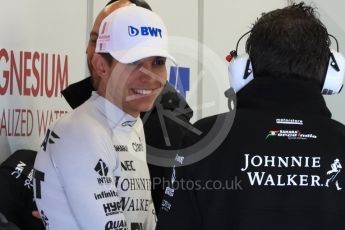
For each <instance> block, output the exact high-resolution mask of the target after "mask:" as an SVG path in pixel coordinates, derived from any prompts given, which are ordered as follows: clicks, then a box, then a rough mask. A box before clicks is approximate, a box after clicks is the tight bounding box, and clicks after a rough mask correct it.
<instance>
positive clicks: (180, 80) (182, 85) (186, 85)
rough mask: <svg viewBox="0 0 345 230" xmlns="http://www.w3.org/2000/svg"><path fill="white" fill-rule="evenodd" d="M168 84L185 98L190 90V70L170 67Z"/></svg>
mask: <svg viewBox="0 0 345 230" xmlns="http://www.w3.org/2000/svg"><path fill="white" fill-rule="evenodd" d="M169 83H170V84H171V85H172V86H173V87H174V88H175V89H176V90H177V91H178V92H179V93H180V94H181V95H182V96H183V97H184V98H186V94H187V91H189V90H190V68H187V67H176V66H171V67H170V77H169Z"/></svg>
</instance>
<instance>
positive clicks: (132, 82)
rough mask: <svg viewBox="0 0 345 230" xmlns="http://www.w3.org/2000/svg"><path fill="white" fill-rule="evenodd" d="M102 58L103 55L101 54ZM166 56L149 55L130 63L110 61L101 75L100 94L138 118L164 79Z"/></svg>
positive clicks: (147, 106)
mask: <svg viewBox="0 0 345 230" xmlns="http://www.w3.org/2000/svg"><path fill="white" fill-rule="evenodd" d="M101 58H102V57H101ZM165 63H166V58H163V57H149V58H144V59H142V60H139V61H137V62H135V63H132V64H122V63H120V62H117V61H116V60H114V61H113V63H112V65H111V66H109V73H110V74H109V77H107V78H102V80H101V84H103V85H104V86H105V87H103V88H102V87H100V88H99V94H100V95H102V94H103V95H102V96H104V97H105V98H107V99H108V100H109V101H111V102H112V103H113V104H115V105H117V106H118V107H120V108H121V109H122V110H123V111H124V112H126V113H128V114H130V115H132V116H134V117H137V116H139V115H140V112H146V111H148V110H150V109H151V108H152V106H153V104H154V102H155V100H156V99H157V97H158V95H159V94H160V93H161V91H162V89H163V87H164V85H165V84H166V80H167V70H166V65H165Z"/></svg>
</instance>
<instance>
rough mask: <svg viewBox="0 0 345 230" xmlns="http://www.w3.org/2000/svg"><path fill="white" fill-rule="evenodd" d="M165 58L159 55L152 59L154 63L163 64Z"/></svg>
mask: <svg viewBox="0 0 345 230" xmlns="http://www.w3.org/2000/svg"><path fill="white" fill-rule="evenodd" d="M165 62H166V58H163V57H159V58H156V59H155V60H154V64H155V65H165Z"/></svg>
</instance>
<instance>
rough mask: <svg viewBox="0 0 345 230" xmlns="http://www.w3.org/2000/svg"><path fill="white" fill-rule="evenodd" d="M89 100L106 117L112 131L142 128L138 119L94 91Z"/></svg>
mask: <svg viewBox="0 0 345 230" xmlns="http://www.w3.org/2000/svg"><path fill="white" fill-rule="evenodd" d="M90 100H95V103H96V105H97V108H98V109H99V111H100V112H101V113H102V114H103V115H104V116H105V117H106V119H107V120H108V122H109V125H110V127H111V128H112V129H115V128H117V129H118V128H121V129H124V130H128V131H131V130H132V129H140V127H141V126H142V125H141V119H140V117H133V116H131V115H130V114H128V113H126V112H124V111H123V110H121V109H120V108H119V107H118V106H116V105H114V104H113V103H111V102H110V101H108V100H107V99H106V98H104V97H102V96H100V95H99V94H98V93H97V92H96V91H93V92H92V96H91V98H90Z"/></svg>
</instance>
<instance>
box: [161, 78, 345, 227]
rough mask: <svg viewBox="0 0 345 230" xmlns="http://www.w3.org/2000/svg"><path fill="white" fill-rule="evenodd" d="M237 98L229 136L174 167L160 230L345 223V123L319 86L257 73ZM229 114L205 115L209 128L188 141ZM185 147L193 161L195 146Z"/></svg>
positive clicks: (202, 122) (201, 123)
mask: <svg viewBox="0 0 345 230" xmlns="http://www.w3.org/2000/svg"><path fill="white" fill-rule="evenodd" d="M237 99H238V104H237V105H238V106H237V111H236V115H235V120H234V123H233V126H232V128H231V130H230V132H229V133H228V134H227V136H226V138H225V140H224V141H223V142H222V143H219V145H218V147H217V148H216V149H215V150H214V151H213V153H212V154H210V155H209V156H207V157H206V158H204V159H202V160H200V161H198V162H196V163H194V164H191V165H188V166H184V167H176V168H175V169H173V172H172V175H173V176H172V180H174V183H173V185H172V186H170V187H169V188H167V190H166V192H165V196H164V198H163V203H162V204H163V205H162V209H161V211H160V215H159V217H158V224H157V229H159V230H160V229H162V230H169V229H179V230H183V229H186V230H187V229H188V230H193V229H198V230H199V229H240V230H247V229H259V230H267V229H268V230H271V229H272V230H276V229H279V230H290V229H293V230H295V229H300V230H302V229H303V230H306V229H313V230H314V229H334V230H340V229H345V174H344V173H345V171H344V170H343V167H344V166H343V165H345V142H344V140H345V127H344V125H342V124H340V123H339V122H336V121H334V120H332V119H331V113H330V112H329V110H328V109H327V107H326V104H325V101H324V99H323V98H322V96H321V94H320V89H319V88H318V87H316V86H312V85H308V84H306V83H305V82H299V81H297V80H296V81H290V80H270V79H255V80H254V81H253V82H251V83H250V84H249V85H248V86H247V87H245V88H244V89H243V91H241V92H240V94H239V95H238V98H237ZM228 117H231V113H225V114H220V115H217V116H212V117H209V118H205V119H202V120H200V121H198V122H197V123H196V124H194V126H195V128H197V129H199V130H202V131H203V132H204V135H202V136H201V137H197V136H195V135H193V134H190V135H188V137H187V139H188V141H187V146H188V145H190V144H193V143H198V142H199V141H200V140H201V139H202V138H203V137H204V136H205V135H207V133H208V132H211V131H212V129H213V126H214V125H215V124H216V123H217V122H218V121H223V122H225V121H226V120H227V118H228ZM220 131H221V130H220ZM209 145H212V143H211V142H210V143H209ZM206 147H207V146H205V149H206ZM180 154H181V156H183V157H184V158H183V163H186V162H188V160H189V159H190V156H191V153H188V152H183V151H181V153H180ZM181 159H182V158H181ZM180 162H182V161H180ZM175 163H176V164H180V163H179V162H175ZM183 181H184V182H183ZM186 181H189V183H186Z"/></svg>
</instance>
